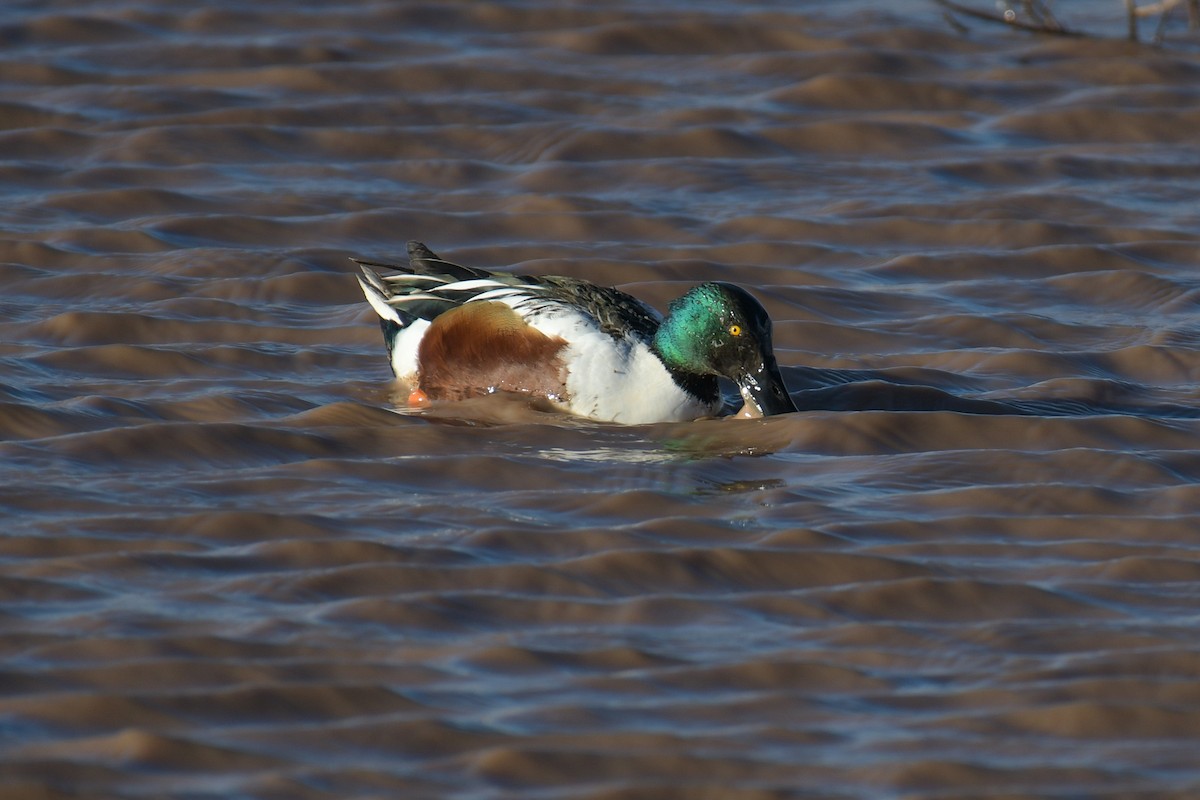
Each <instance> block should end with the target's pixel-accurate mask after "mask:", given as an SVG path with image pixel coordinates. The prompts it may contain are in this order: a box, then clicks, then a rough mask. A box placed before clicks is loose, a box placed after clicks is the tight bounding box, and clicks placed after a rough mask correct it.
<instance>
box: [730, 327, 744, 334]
mask: <svg viewBox="0 0 1200 800" xmlns="http://www.w3.org/2000/svg"><path fill="white" fill-rule="evenodd" d="M729 335H730V336H741V335H742V326H741V325H730V326H729Z"/></svg>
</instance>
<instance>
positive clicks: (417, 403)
mask: <svg viewBox="0 0 1200 800" xmlns="http://www.w3.org/2000/svg"><path fill="white" fill-rule="evenodd" d="M408 404H409V405H410V406H412V407H414V408H428V407H429V406H431V405H433V403H432V402H431V401H430V400H429V395H427V394H425V392H423V391H421V390H420V389H413V390H412V391H411V392H409V395H408Z"/></svg>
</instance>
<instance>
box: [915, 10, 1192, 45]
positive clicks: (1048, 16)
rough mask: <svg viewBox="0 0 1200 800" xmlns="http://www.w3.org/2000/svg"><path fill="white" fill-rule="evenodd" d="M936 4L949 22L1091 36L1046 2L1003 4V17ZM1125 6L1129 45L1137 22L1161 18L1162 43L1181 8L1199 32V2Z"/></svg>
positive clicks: (1157, 39)
mask: <svg viewBox="0 0 1200 800" xmlns="http://www.w3.org/2000/svg"><path fill="white" fill-rule="evenodd" d="M934 2H935V3H937V4H938V5H940V6H942V7H943V8H945V9H947V11H946V18H947V19H953V15H954V14H961V15H962V16H964V17H972V18H974V19H982V20H986V21H988V22H998V23H1000V24H1002V25H1007V26H1008V27H1010V28H1017V29H1019V30H1023V31H1029V32H1031V33H1041V34H1047V35H1050V36H1074V37H1086V36H1090V34H1087V33H1085V32H1083V31H1081V30H1076V29H1075V28H1068V27H1067V26H1066V25H1063V24H1062V23H1061V22H1059V21H1058V19H1057V18H1056V17H1055V16H1054V12H1053V11H1051V10H1050V7H1049V5H1048V4H1047V3H1046V2H1045V0H1014V2H1019V4H1020V11H1018V10H1017V9H1016V8H1014V7H1011V6H1009V7H1004V5H1003V4H1001V5H1002V8H1003V10H1002V11H1001V12H1000V13H993V12H991V11H981V10H979V9H977V8H971V7H970V6H968V5H964V4H963V3H961V2H958V0H934ZM1124 2H1125V13H1126V16H1127V18H1128V21H1129V33H1128V36H1129V39H1130V41H1134V42H1136V41H1137V40H1138V21H1139V20H1140V19H1141V18H1142V17H1152V16H1155V15H1158V18H1159V19H1158V26H1157V29H1156V31H1155V34H1154V41H1155V42H1156V43H1157V42H1161V41H1162V34H1163V28H1164V26H1165V24H1166V19H1167V15H1168V14H1170V13H1171V12H1172V11H1173V10H1174V9H1176V8H1178V7H1179V6H1184V7H1186V8H1187V15H1188V27H1189V28H1191V29H1192V30H1196V29H1200V0H1152V2H1145V3H1141V4H1139V3H1138V0H1124ZM953 24H954V25H955V27H959V28H961V23H958V22H957V21H955V22H954V23H953Z"/></svg>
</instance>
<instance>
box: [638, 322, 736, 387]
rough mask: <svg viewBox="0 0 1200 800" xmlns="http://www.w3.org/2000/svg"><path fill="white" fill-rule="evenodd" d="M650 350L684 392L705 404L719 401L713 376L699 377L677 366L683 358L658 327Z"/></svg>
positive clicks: (699, 375)
mask: <svg viewBox="0 0 1200 800" xmlns="http://www.w3.org/2000/svg"><path fill="white" fill-rule="evenodd" d="M650 350H651V351H652V352H653V353H654V355H656V356H658V360H659V361H661V362H662V365H663V366H664V367H666V369H667V372H669V373H671V379H672V380H674V381H675V384H676V385H677V386H679V387H680V388H681V389H683V390H684V391H685V392H687V393H688V394H690V395H691V396H692V397H695V398H696V399H697V400H700V401H702V402H705V403H710V404H711V403H715V402H717V400H718V399H720V396H721V392H720V388H719V387H718V386H717V378H716V376H715V375H701V374H699V373H697V372H691V371H690V370H688V369H686V368H684V367H681V366H679V365H680V364H681V363H682V361H683V356H682V354H681V353H680V352H679V348H677V347H676V346H675V345H674V342H673V340H672V339H671V337H669V336H664V335H663V329H662V327H661V326H660V327H659V329H658V332H657V333H656V334H655V335H654V339H653V340H652V341H651V342H650Z"/></svg>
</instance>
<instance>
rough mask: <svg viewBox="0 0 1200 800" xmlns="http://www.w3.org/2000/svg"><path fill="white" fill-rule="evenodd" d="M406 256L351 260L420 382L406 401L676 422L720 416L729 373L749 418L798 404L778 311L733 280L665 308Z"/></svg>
mask: <svg viewBox="0 0 1200 800" xmlns="http://www.w3.org/2000/svg"><path fill="white" fill-rule="evenodd" d="M408 257H409V263H408V265H407V266H401V265H396V264H389V263H382V262H376V261H368V260H362V259H358V258H354V259H352V260H353V261H354V262H355V263H356V264H357V265H358V266H359V268H360V269H361V271H362V274H361V275H360V276H358V282H359V284H360V285H361V287H362V291H363V294H364V295H365V296H366V299H367V302H368V303H369V304H370V305H371V308H373V309H374V310H375V313H376V314H378V316H379V325H380V329H381V330H382V331H383V341H384V345H385V347H386V349H387V353H388V360H389V363H390V365H391V368H392V372H393V374H394V375H395V377H396V378H397V379H399V380H400V381H402V382H404V383H405V384H407V385H408V386H409V387H413V394H412V395H411V396H410V400H409V402H410V404H413V405H426V404H429V403H431V402H433V401H456V400H463V399H466V398H470V397H475V396H479V395H486V394H492V393H495V392H518V393H524V394H526V395H530V396H532V397H534V398H539V399H542V400H545V401H548V402H549V403H550V405H551V406H552V407H553V408H554V409H556V410H559V411H564V412H566V413H568V414H573V415H576V416H579V417H584V418H587V419H590V420H595V421H600V422H615V423H623V424H648V423H656V422H682V421H689V420H695V419H700V418H703V417H711V416H715V415H717V414H718V412H720V410H721V408H722V405H723V401H722V397H721V392H720V387H719V383H718V378H727V379H729V380H731V381H732V382H733V383H734V384H736V386H737V388H738V391H739V392H740V394H741V397H742V399H743V401H744V403H745V405H744V407H743V412H744V414H743V415H744V416H763V417H765V416H772V415H776V414H784V413H788V412H794V411H796V410H797V409H796V406H795V403H794V402H793V401H792V399H791V396H790V395H789V394H788V392H787V388H786V386H785V385H784V382H783V377H782V375H781V374H780V371H779V365H778V364H777V363H776V360H775V353H774V350H773V348H772V346H771V319H770V317H769V316H768V315H767V312H766V309H764V308H763V307H762V304H761V303H759V302H758V300H756V299H755V298H754V296H753V295H751V294H750V293H749V292H747V291H746V290H745V289H743V288H741V287H739V286H737V285H735V284H732V283H725V282H721V281H712V282H708V283H702V284H700V285H698V286H696V287H694V288H693V289H691V290H690V291H688V292H687V293H686V294H684V295H683V296H682V297H680V298H678V299H676V300H674V301H672V302H671V303H670V306H669V309H668V314H667V316H666V317H663V316H662V315H661V314H659V312H658V311H656V310H655V309H654V308H653V307H651V306H649V305H647V304H646V303H644V302H642V301H641V300H638V299H637V298H635V297H633V296H632V295H629V294H626V293H625V292H622V291H620V290H618V289H615V288H610V287H605V286H599V285H597V284H594V283H590V282H588V281H585V280H581V279H578V278H568V277H560V276H545V275H543V276H533V275H518V274H512V273H508V272H501V271H491V270H484V269H477V268H474V267H464V266H461V265H459V264H454V263H451V262H450V261H446V260H444V259H442V258H441V257H440V256H438V255H437V254H436V253H434V252H433V251H432V250H430V249H429V248H428V247H426V246H425V245H424V244H423V243H421V242H416V241H413V242H409V243H408ZM385 271H386V274H385Z"/></svg>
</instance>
